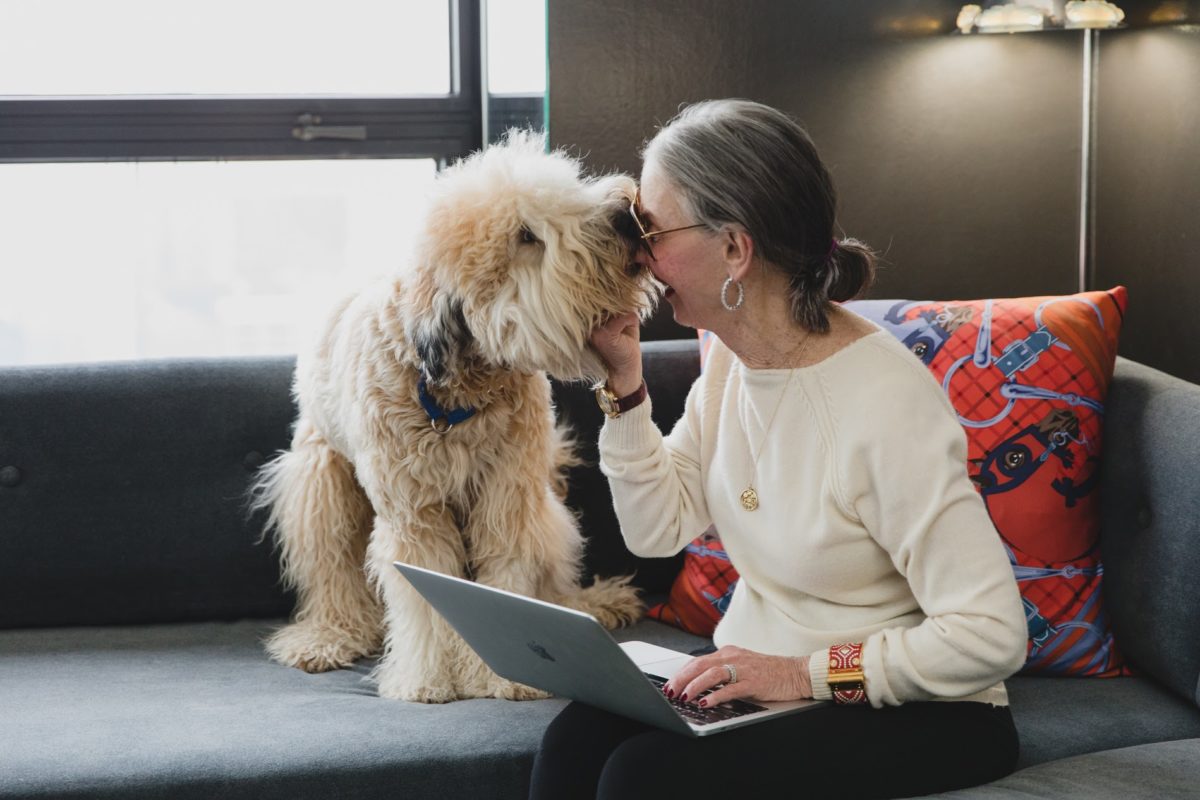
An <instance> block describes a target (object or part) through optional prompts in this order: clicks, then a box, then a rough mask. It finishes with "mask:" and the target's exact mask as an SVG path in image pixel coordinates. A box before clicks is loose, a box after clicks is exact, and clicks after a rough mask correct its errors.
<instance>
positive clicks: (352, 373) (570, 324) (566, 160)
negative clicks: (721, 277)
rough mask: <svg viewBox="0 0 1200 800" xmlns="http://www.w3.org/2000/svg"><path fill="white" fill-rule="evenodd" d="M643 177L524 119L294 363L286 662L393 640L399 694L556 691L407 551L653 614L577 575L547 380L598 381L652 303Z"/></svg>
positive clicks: (490, 578) (276, 648) (593, 607)
mask: <svg viewBox="0 0 1200 800" xmlns="http://www.w3.org/2000/svg"><path fill="white" fill-rule="evenodd" d="M634 188H635V184H634V182H633V179H632V178H629V177H628V176H624V175H609V176H605V177H601V178H593V177H588V176H586V175H584V173H583V170H582V165H581V164H580V162H579V161H578V160H577V159H575V158H573V157H571V156H570V155H568V154H566V153H564V152H562V151H555V152H547V151H546V143H545V139H544V137H543V136H541V135H538V134H534V133H531V132H527V131H526V132H520V131H512V132H510V133H509V134H508V135H507V136H506V138H505V139H504V140H503V141H502V142H501V143H499V144H498V145H496V146H493V147H490V148H488V149H486V150H483V151H481V152H478V153H475V154H473V155H471V156H469V157H467V158H466V159H464V160H462V161H460V162H458V163H457V164H455V165H454V166H452V167H450V168H448V169H446V170H445V171H443V173H442V174H441V175H439V177H438V179H437V180H436V181H435V184H434V189H433V191H432V197H431V198H430V202H429V207H428V213H427V216H426V218H425V220H424V226H423V230H422V232H421V234H420V235H419V236H418V240H417V244H416V247H415V252H414V255H413V258H412V260H411V263H410V264H408V265H407V266H406V268H404V269H403V270H401V271H399V272H398V274H396V275H394V276H391V277H389V279H387V280H385V281H383V282H381V283H379V284H378V285H376V286H374V287H371V288H369V289H367V290H365V291H363V292H361V293H359V294H356V295H354V296H352V297H350V298H348V299H347V300H345V301H343V302H342V303H341V304H340V305H339V306H338V307H337V308H336V310H335V312H334V314H333V315H332V317H331V320H330V322H329V323H328V325H327V326H326V328H325V329H324V331H323V333H322V335H321V336H320V338H319V341H318V343H317V346H316V347H315V349H314V350H313V351H312V352H308V353H304V354H301V356H300V357H299V358H298V359H297V365H296V374H295V381H294V387H293V392H294V396H295V399H296V403H297V405H298V409H299V414H298V418H297V421H296V424H295V429H294V435H293V438H292V443H291V447H290V449H289V450H288V451H285V452H283V453H281V454H279V455H278V456H277V457H276V458H274V459H273V460H272V461H271V462H269V463H268V464H267V465H266V466H265V467H264V468H263V470H262V471H261V473H260V476H259V478H258V480H257V482H256V485H255V487H254V488H253V490H252V501H251V505H252V507H253V508H255V509H265V510H266V511H267V514H268V516H267V527H266V530H268V531H273V532H274V534H275V539H276V542H277V545H278V547H279V550H280V553H281V560H282V570H283V577H284V581H285V583H286V584H287V585H288V586H289V587H292V588H294V589H295V590H296V593H297V601H298V602H297V608H296V612H295V615H294V619H293V620H292V622H291V623H290V624H289V625H287V626H285V627H283V628H282V629H280V630H278V631H277V632H275V633H274V634H273V635H271V636H270V638H269V639H268V640H267V642H266V647H267V651H268V652H269V654H270V655H271V657H273V658H274V659H275V660H277V661H279V662H280V663H282V664H286V665H290V666H295V667H299V668H301V669H303V670H306V671H308V672H322V671H326V670H331V669H337V668H340V667H344V666H346V665H348V664H350V663H352V662H353V661H355V660H357V659H358V658H360V657H363V656H367V655H372V654H376V653H378V652H379V650H380V648H381V647H382V656H381V658H380V660H379V663H378V665H377V666H376V668H375V670H374V671H373V673H372V677H373V678H374V679H375V681H376V683H377V685H378V690H379V694H380V695H381V696H383V697H389V698H397V699H401V700H408V701H417V702H425V703H441V702H448V701H451V700H455V699H461V698H470V697H500V698H508V699H530V698H535V697H544V696H545V695H544V694H543V693H541V692H538V691H535V690H533V689H530V688H529V687H525V686H521V685H519V684H515V683H512V682H510V681H507V680H504V679H501V678H500V677H499V676H497V675H495V673H493V672H492V671H491V670H490V669H488V667H487V666H486V665H485V664H483V662H482V660H481V659H479V657H478V656H477V655H476V654H475V653H474V652H473V651H472V650H471V649H470V648H469V647H468V646H467V645H466V644H465V642H463V641H462V640H461V638H459V637H458V635H457V634H456V633H454V631H453V630H452V629H451V628H450V627H449V626H448V625H447V623H446V622H445V621H444V620H443V619H442V618H441V617H440V616H439V615H438V614H437V613H436V612H435V611H433V609H432V608H431V607H430V606H429V605H428V604H427V603H426V602H425V601H424V600H423V599H422V598H421V597H420V596H419V595H417V593H416V592H415V590H414V589H413V588H412V587H411V586H409V585H408V583H407V581H405V579H404V578H403V577H402V576H401V575H400V574H399V573H398V572H397V571H396V570H395V569H394V568H393V567H392V562H393V561H397V560H399V561H405V562H408V563H411V564H416V565H418V566H422V567H426V568H429V569H433V570H437V571H439V572H443V573H446V574H449V575H455V576H458V577H466V578H470V579H472V580H476V581H479V582H480V583H485V584H488V585H490V586H495V587H498V588H501V589H506V590H508V591H512V592H517V593H520V594H523V595H527V596H531V597H536V598H539V599H543V600H547V601H550V602H554V603H559V604H563V605H567V606H571V607H573V608H576V609H579V610H583V611H586V612H588V613H591V614H593V615H594V616H596V617H597V618H598V619H599V620H600V621H601V622H602V623H603V624H605V625H606V626H608V627H617V626H620V625H623V624H628V623H630V622H632V621H634V620H635V619H637V618H638V617H639V616H640V614H641V612H642V604H641V601H640V599H639V597H638V595H637V592H636V590H635V589H634V587H632V586H630V585H629V576H626V577H622V578H608V579H599V578H597V579H596V580H595V582H594V583H593V584H591V585H590V586H588V587H587V588H581V585H580V577H581V575H580V573H581V564H582V550H583V542H582V537H581V535H580V532H579V529H578V524H577V521H576V519H575V517H574V515H573V514H572V512H571V511H570V510H569V509H568V508H567V506H566V505H565V503H564V495H565V483H564V481H565V477H564V467H565V466H566V465H567V464H569V463H571V459H572V455H571V443H570V439H569V435H568V433H567V432H566V431H565V430H563V429H561V428H559V427H558V426H557V425H556V422H555V415H554V408H553V406H552V403H551V393H550V381H549V377H548V375H549V376H553V377H555V378H558V379H560V380H564V381H576V380H585V381H592V382H595V381H599V380H601V379H603V377H604V376H605V374H606V370H605V366H604V364H603V362H602V361H601V359H600V358H599V356H598V354H597V353H596V352H595V351H594V350H593V349H592V348H591V347H590V345H589V344H588V335H589V332H590V331H591V330H592V329H593V328H594V327H595V326H597V325H598V324H600V323H601V322H603V321H605V320H606V319H609V318H611V317H612V316H614V315H616V314H620V313H628V312H630V311H637V312H638V313H639V314H640V315H641V316H642V317H643V318H644V317H645V316H646V315H647V314H649V313H650V311H651V310H652V309H653V307H654V304H655V302H656V301H657V289H656V285H655V283H654V282H653V280H652V278H651V276H650V275H649V272H648V271H647V270H644V269H641V268H639V267H638V266H637V265H636V264H635V263H634V258H633V256H634V250H635V247H636V243H637V239H636V237H635V232H634V230H633V229H632V228H631V227H630V224H631V222H632V220H631V219H630V218H629V214H628V210H629V204H630V198H631V197H632V196H633V193H634Z"/></svg>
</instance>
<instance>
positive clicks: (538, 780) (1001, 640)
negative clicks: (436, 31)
mask: <svg viewBox="0 0 1200 800" xmlns="http://www.w3.org/2000/svg"><path fill="white" fill-rule="evenodd" d="M643 155H644V167H643V171H642V180H641V189H640V197H639V198H638V199H637V200H635V202H634V206H633V208H632V212H633V213H634V215H635V217H636V218H637V220H638V224H639V225H641V226H642V228H643V232H644V233H645V236H644V237H643V241H644V244H645V246H644V247H643V248H642V250H641V252H640V253H639V255H638V256H637V258H638V261H639V263H640V264H642V265H643V266H645V267H647V268H649V269H650V270H651V271H652V272H653V273H654V275H655V277H656V278H657V279H658V280H659V281H661V282H662V283H663V284H664V285H665V286H666V287H667V288H666V294H665V297H666V300H667V302H668V303H670V304H671V307H672V309H673V310H674V313H675V319H676V320H677V321H679V322H680V323H682V324H684V325H688V326H691V327H695V328H704V329H707V330H711V331H713V332H714V333H715V334H716V338H717V341H716V342H715V343H714V345H713V348H712V350H711V352H710V354H709V357H708V362H707V365H706V368H705V372H704V374H703V375H702V376H701V378H700V379H699V380H698V381H697V382H696V384H695V385H694V386H693V387H692V390H691V392H690V394H689V396H688V399H687V404H686V410H685V413H684V416H683V417H682V418H681V419H680V420H679V421H678V423H677V424H676V425H675V427H674V429H673V430H672V431H671V433H670V435H669V436H667V437H665V438H664V437H663V436H662V435H661V433H660V432H659V431H658V429H657V428H656V427H655V426H654V424H653V423H652V422H651V420H650V401H649V399H648V397H647V394H646V391H645V389H644V386H645V385H644V383H643V381H642V374H641V353H640V348H639V340H638V327H637V320H636V319H635V318H634V317H632V316H630V317H622V318H617V319H614V320H612V321H610V322H609V323H608V324H606V325H604V326H602V327H601V328H599V329H597V330H596V331H594V332H593V336H592V343H593V346H594V347H596V349H597V350H598V351H599V352H600V353H601V355H602V356H603V357H604V358H605V360H606V362H607V363H608V365H609V368H610V371H609V379H608V382H607V385H606V387H605V389H606V391H605V392H601V394H603V395H604V397H603V398H601V400H602V405H607V406H608V407H609V408H608V409H607V410H608V412H609V414H610V418H609V419H607V420H606V421H605V425H604V427H603V429H602V431H601V434H600V454H601V468H602V470H603V471H604V473H605V475H607V476H608V479H609V482H610V485H611V488H612V492H613V497H614V503H615V506H616V509H617V514H618V517H619V519H620V521H621V527H622V531H623V534H624V536H625V539H626V542H627V544H628V546H629V548H630V550H632V551H633V552H634V553H637V554H638V555H642V556H670V555H673V554H675V553H677V552H678V551H680V550H682V549H683V548H684V546H686V544H687V543H688V542H689V541H690V540H691V539H693V538H694V537H695V536H696V535H697V534H699V533H700V532H702V531H704V530H705V529H706V528H707V527H708V526H709V525H710V524H715V526H716V529H717V530H718V531H719V533H720V535H721V539H722V542H723V543H724V545H725V549H726V551H727V552H728V554H729V556H730V559H731V560H732V562H733V565H734V566H735V567H736V568H737V570H738V572H739V574H740V576H741V580H740V581H739V583H738V586H737V590H736V591H735V593H734V597H733V600H732V602H731V604H730V606H729V610H728V613H727V614H726V616H725V618H724V619H723V620H722V621H721V623H720V625H718V627H717V630H716V633H715V635H714V642H715V644H716V645H717V646H718V648H719V649H718V650H717V651H716V652H715V653H713V654H711V655H706V656H701V657H698V658H695V659H693V660H692V661H691V662H690V663H689V665H688V666H687V667H685V668H684V669H683V670H682V671H681V672H680V673H679V674H677V675H675V676H673V677H672V678H671V680H670V681H669V682H668V683H667V685H666V687H665V689H664V691H665V692H667V694H668V695H671V696H673V697H679V698H681V699H688V698H692V699H693V700H694V698H696V697H697V696H698V695H700V694H701V693H702V692H704V691H705V690H708V689H712V688H714V687H717V688H716V691H714V692H713V693H712V694H711V695H708V696H707V697H705V698H703V700H701V701H700V702H707V703H708V704H716V703H721V702H724V701H727V700H731V699H734V698H748V699H760V700H789V699H797V698H808V697H815V698H818V699H834V700H835V701H836V702H834V703H830V704H829V705H828V706H822V707H819V708H816V709H813V710H809V711H805V712H803V713H799V714H794V715H791V716H787V717H782V718H780V719H777V720H773V721H768V722H764V723H759V724H756V725H751V726H747V727H745V728H740V729H737V730H734V731H730V732H727V733H722V734H719V735H716V736H711V737H704V738H700V739H688V738H686V737H682V736H677V735H675V734H672V733H668V732H664V731H659V730H655V729H651V728H648V727H647V726H645V725H642V724H640V723H637V722H633V721H630V720H627V719H623V718H620V717H616V716H613V715H610V714H607V713H605V712H601V711H598V710H595V709H592V708H590V707H588V706H585V705H583V704H579V703H575V704H572V705H571V706H569V707H568V708H567V709H565V710H564V711H563V713H562V715H561V716H560V717H558V718H557V719H556V720H555V721H554V723H553V724H552V725H551V726H550V728H549V730H548V731H547V733H546V737H545V739H544V740H543V743H542V749H541V751H540V752H539V754H538V757H537V760H536V763H535V767H534V775H533V785H532V796H534V797H539V798H540V797H547V798H549V797H554V798H566V797H592V796H599V797H605V798H609V797H611V798H634V797H642V796H645V797H651V796H654V797H663V796H672V797H677V796H686V794H687V793H688V792H696V793H699V792H701V791H703V792H705V793H706V794H708V796H720V794H721V793H722V792H731V793H732V792H736V793H738V794H739V795H740V796H748V797H757V796H776V795H777V794H778V795H786V796H792V795H795V796H804V797H820V796H826V795H830V796H832V795H835V794H836V795H837V796H838V797H886V796H904V795H911V794H921V793H928V792H936V791H943V790H948V789H952V788H957V787H962V786H969V785H975V784H978V783H983V782H986V781H989V780H993V779H996V778H999V777H1001V776H1003V775H1005V774H1007V773H1008V772H1010V771H1011V770H1012V768H1013V766H1014V764H1015V761H1016V755H1017V736H1016V731H1015V728H1014V727H1013V723H1012V717H1011V714H1010V713H1009V710H1008V706H1007V695H1006V693H1005V689H1004V685H1003V683H1002V681H1003V679H1004V678H1005V677H1007V676H1008V675H1010V674H1011V673H1012V672H1014V671H1015V670H1016V669H1017V668H1018V667H1019V666H1020V665H1021V663H1022V660H1023V658H1024V654H1025V621H1024V615H1023V613H1022V608H1021V602H1020V598H1019V596H1018V593H1017V588H1016V583H1015V581H1014V578H1013V574H1012V570H1011V568H1010V567H1009V564H1008V560H1007V558H1006V556H1005V554H1004V552H1003V549H1002V546H1001V544H1000V541H999V538H998V536H997V535H996V532H995V529H994V528H993V527H992V525H991V522H990V520H989V519H988V516H987V512H986V510H985V509H984V506H983V503H982V502H981V500H980V498H979V496H978V494H977V493H976V492H975V490H974V488H973V487H972V485H971V483H970V481H969V479H968V477H967V473H966V440H965V437H964V435H963V432H962V429H961V428H960V427H959V426H958V423H957V422H956V420H955V417H954V415H953V412H952V411H951V408H950V406H949V403H948V402H947V400H946V398H945V396H944V395H943V393H942V392H941V390H940V387H938V386H937V384H936V382H935V381H934V380H933V378H932V377H931V376H930V375H929V373H928V372H927V371H926V370H925V368H924V367H923V366H922V365H921V364H920V363H919V362H918V361H917V360H916V359H914V358H913V357H912V355H911V354H910V353H909V352H907V351H906V350H905V349H904V348H903V347H902V346H901V345H900V344H899V343H898V342H896V341H895V340H894V338H893V337H891V336H890V335H889V334H888V333H886V332H885V331H883V330H881V329H880V328H878V327H877V326H875V325H874V324H873V323H870V322H868V321H866V320H864V319H862V318H860V317H857V316H856V315H854V314H853V313H851V312H849V311H846V310H844V309H842V308H841V307H839V306H838V305H835V303H838V302H841V301H844V300H848V299H850V298H852V297H854V296H856V295H858V294H859V293H861V292H862V291H864V290H865V289H866V287H867V286H868V285H869V283H870V281H871V278H872V275H873V272H874V256H873V254H872V252H871V251H870V249H869V248H867V247H866V246H865V245H863V244H862V243H860V242H857V241H855V240H853V239H844V240H842V241H837V240H836V239H834V208H835V194H834V189H833V185H832V182H831V180H830V177H829V174H828V172H827V171H826V169H825V167H824V166H823V165H822V163H821V161H820V159H819V157H818V155H817V153H816V150H815V148H814V146H813V144H812V142H811V140H810V139H809V137H808V135H807V134H806V133H805V131H804V130H803V129H802V128H801V127H800V126H799V125H797V124H796V123H795V122H794V121H792V120H791V119H790V118H788V117H787V116H786V115H784V114H782V113H781V112H779V111H776V110H774V109H771V108H769V107H766V106H763V105H760V104H757V103H751V102H747V101H740V100H725V101H714V102H705V103H699V104H697V105H693V106H691V107H689V108H687V109H686V110H684V111H683V112H682V113H681V114H680V115H679V116H678V117H676V118H675V119H674V120H672V121H671V122H670V123H669V124H668V125H667V126H666V127H664V128H663V129H662V130H661V131H660V132H659V133H658V134H657V135H656V136H655V137H654V139H653V140H652V141H651V142H650V143H649V144H648V145H647V147H646V149H645V152H644V154H643ZM613 413H615V414H616V416H612V414H613ZM664 792H666V793H667V794H665V795H664Z"/></svg>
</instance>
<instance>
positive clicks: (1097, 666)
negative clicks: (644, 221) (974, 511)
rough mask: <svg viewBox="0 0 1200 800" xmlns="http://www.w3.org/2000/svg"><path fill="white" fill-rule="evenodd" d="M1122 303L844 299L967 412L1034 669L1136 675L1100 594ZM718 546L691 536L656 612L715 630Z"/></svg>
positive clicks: (720, 598)
mask: <svg viewBox="0 0 1200 800" xmlns="http://www.w3.org/2000/svg"><path fill="white" fill-rule="evenodd" d="M1125 307H1126V292H1125V289H1124V287H1117V288H1115V289H1113V290H1111V291H1107V292H1086V293H1081V294H1076V295H1068V296H1060V297H1032V298H1014V299H1007V300H971V301H951V302H936V301H907V300H860V301H854V302H851V303H847V304H846V308H849V309H851V310H853V311H855V312H856V313H858V314H860V315H862V316H864V317H866V318H868V319H870V320H872V321H874V322H876V323H877V324H879V325H880V326H881V327H883V328H884V329H885V330H887V331H889V332H890V333H892V334H893V335H894V336H895V337H896V338H897V339H899V340H900V341H901V342H903V343H904V344H905V345H906V346H907V347H908V348H909V349H910V350H911V351H912V352H913V355H914V356H916V357H917V358H919V359H920V360H921V361H922V363H924V364H925V365H926V366H927V367H928V368H929V369H930V371H931V372H932V373H933V375H934V377H935V378H936V379H937V380H938V382H939V383H940V384H941V385H942V388H943V389H944V391H945V392H946V395H947V397H948V398H949V400H950V402H951V404H952V405H953V406H954V409H955V411H956V413H957V414H958V418H959V422H960V423H962V425H963V428H964V430H965V431H966V434H967V444H968V472H969V473H970V475H971V480H972V481H973V482H974V483H975V485H976V488H977V489H978V490H979V492H980V493H981V495H982V496H983V500H984V503H985V505H986V507H987V510H988V513H989V514H990V515H991V518H992V522H993V524H994V525H995V526H996V529H997V531H998V532H999V534H1000V537H1001V539H1002V541H1003V543H1004V546H1005V549H1006V550H1007V551H1008V554H1009V559H1010V561H1011V563H1012V565H1013V571H1014V573H1015V574H1016V578H1017V582H1018V586H1019V587H1020V590H1021V597H1022V601H1023V603H1024V606H1025V611H1026V619H1027V621H1028V625H1029V644H1028V653H1027V658H1026V662H1025V666H1024V668H1023V670H1022V671H1023V672H1026V673H1033V674H1045V675H1081V676H1094V677H1108V676H1113V675H1120V674H1126V673H1127V672H1128V670H1127V669H1126V667H1125V666H1124V662H1123V659H1122V658H1121V656H1120V653H1119V651H1118V650H1117V648H1116V645H1115V644H1114V642H1113V638H1112V633H1111V630H1110V628H1109V624H1108V617H1107V615H1106V614H1105V613H1104V608H1103V604H1102V602H1101V599H1102V598H1101V586H1102V583H1103V576H1104V568H1103V565H1102V564H1101V562H1100V553H1099V542H1098V537H1099V496H1098V494H1097V492H1096V485H1097V483H1098V480H1099V466H1100V445H1101V434H1102V421H1103V413H1104V402H1105V397H1106V394H1107V390H1108V384H1109V382H1110V381H1111V379H1112V371H1113V363H1114V361H1115V359H1116V350H1117V338H1118V335H1119V333H1120V327H1121V322H1122V319H1123V317H1124V313H1125ZM705 335H706V333H705V332H702V333H701V341H702V343H703V342H704V336H705ZM707 335H708V336H711V334H707ZM704 352H706V348H704V347H703V344H702V353H704ZM714 553H721V555H724V551H723V549H722V548H721V546H720V540H719V537H718V536H717V534H716V532H715V531H712V530H710V531H708V532H706V533H705V534H704V535H703V536H701V537H700V538H698V539H697V540H696V541H695V542H693V544H692V545H690V546H689V549H688V553H687V554H686V555H685V561H684V568H683V570H682V571H681V573H680V575H679V576H678V577H677V579H676V581H675V584H674V585H673V586H672V589H671V594H670V598H669V599H668V601H667V602H666V603H664V604H663V605H662V606H658V607H656V608H655V609H652V613H653V614H654V615H655V616H656V618H659V619H662V620H664V621H672V622H676V624H680V625H681V627H684V628H685V629H686V630H690V631H692V632H693V633H700V634H703V635H711V633H712V630H713V628H714V627H715V625H716V622H717V621H719V619H720V614H721V613H723V608H724V606H722V605H721V603H722V602H723V603H725V604H726V605H727V604H728V598H727V597H726V596H725V595H716V594H715V590H714V589H713V588H712V586H708V587H702V588H698V584H697V583H696V581H697V580H700V578H699V576H702V575H708V574H709V572H711V559H712V558H714V556H713V555H712V554H714ZM704 559H709V560H710V561H709V564H710V568H709V571H708V572H705V571H704V570H703V569H702V568H701V567H702V566H703V564H704V563H705V562H704V561H703V560H704ZM694 562H698V563H694ZM726 563H728V559H726ZM720 578H721V580H722V581H726V582H727V584H726V585H727V586H732V585H733V584H734V583H736V580H737V574H736V571H734V570H733V568H732V566H731V565H729V566H728V568H727V569H725V570H723V571H721V573H720ZM685 584H686V585H685ZM706 620H711V624H710V625H705V624H704V622H705V621H706Z"/></svg>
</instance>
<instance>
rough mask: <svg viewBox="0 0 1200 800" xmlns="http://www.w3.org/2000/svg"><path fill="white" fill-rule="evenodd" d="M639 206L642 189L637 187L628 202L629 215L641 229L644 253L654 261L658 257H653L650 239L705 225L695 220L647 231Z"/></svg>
mask: <svg viewBox="0 0 1200 800" xmlns="http://www.w3.org/2000/svg"><path fill="white" fill-rule="evenodd" d="M641 207H642V190H641V189H638V190H637V191H635V192H634V194H633V202H632V203H630V204H629V216H631V217H633V222H634V224H635V225H637V227H638V230H639V231H641V237H640V238H641V240H642V247H644V248H646V253H647V254H648V255H649V256H650V258H652V259H654V260H655V261H657V260H658V259H657V258H654V249H653V248H652V247H651V246H650V245H651V240H652V239H657V238H658V237H659V236H666V235H667V234H668V233H675V232H677V231H690V230H691V229H692V228H704V227H707V226H706V225H705V224H704V223H703V222H697V223H696V224H695V225H683V226H681V227H678V228H667V229H666V230H663V231H648V230H646V225H645V223H644V222H642V218H641V216H640V215H639V213H638V211H639V209H640V208H641Z"/></svg>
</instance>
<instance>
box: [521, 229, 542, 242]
mask: <svg viewBox="0 0 1200 800" xmlns="http://www.w3.org/2000/svg"><path fill="white" fill-rule="evenodd" d="M520 235H521V243H522V244H537V243H538V238H537V237H536V236H534V235H533V231H531V230H529V228H526V227H525V226H524V225H522V226H521V234H520Z"/></svg>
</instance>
